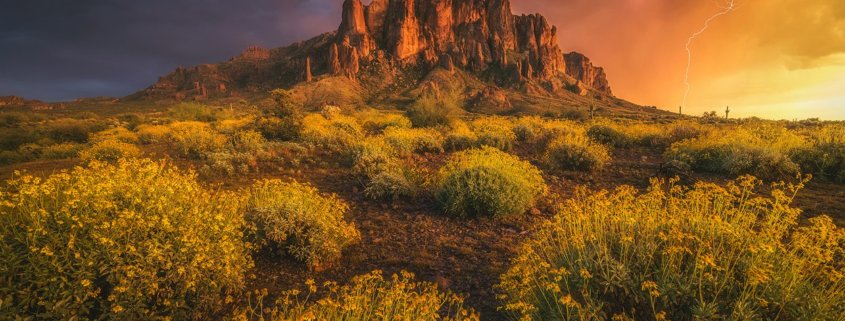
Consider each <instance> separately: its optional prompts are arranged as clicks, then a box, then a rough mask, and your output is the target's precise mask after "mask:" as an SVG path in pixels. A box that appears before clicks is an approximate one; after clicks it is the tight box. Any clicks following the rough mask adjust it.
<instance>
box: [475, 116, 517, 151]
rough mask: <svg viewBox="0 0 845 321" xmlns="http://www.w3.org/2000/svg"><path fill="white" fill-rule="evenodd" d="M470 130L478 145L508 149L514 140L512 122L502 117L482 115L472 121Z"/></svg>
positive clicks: (511, 146)
mask: <svg viewBox="0 0 845 321" xmlns="http://www.w3.org/2000/svg"><path fill="white" fill-rule="evenodd" d="M472 130H473V132H474V133H475V136H476V137H477V138H478V140H477V142H476V143H477V144H478V145H479V146H490V147H495V148H497V149H501V150H510V149H511V148H513V143H514V142H515V141H516V135H515V134H514V133H513V124H512V123H511V122H510V120H508V119H507V118H504V117H482V118H479V119H476V120H474V121H473V122H472Z"/></svg>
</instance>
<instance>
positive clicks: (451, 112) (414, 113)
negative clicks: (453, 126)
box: [406, 93, 463, 127]
mask: <svg viewBox="0 0 845 321" xmlns="http://www.w3.org/2000/svg"><path fill="white" fill-rule="evenodd" d="M462 105H463V103H462V102H461V99H460V96H459V95H458V94H456V93H451V94H444V95H441V96H436V95H433V94H427V95H422V96H420V97H419V98H418V99H417V101H416V102H414V104H412V105H411V106H409V107H408V109H407V110H406V115H407V116H408V118H409V119H411V122H412V123H413V124H414V126H415V127H435V126H440V125H449V123H451V122H452V121H454V120H455V119H456V118H457V117H458V115H459V114H460V112H461V110H462V109H461V106H462Z"/></svg>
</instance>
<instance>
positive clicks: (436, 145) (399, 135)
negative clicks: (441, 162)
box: [384, 127, 443, 155]
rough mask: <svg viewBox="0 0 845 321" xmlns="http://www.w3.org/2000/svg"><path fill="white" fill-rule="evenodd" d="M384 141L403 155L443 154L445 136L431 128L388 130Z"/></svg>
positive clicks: (394, 128)
mask: <svg viewBox="0 0 845 321" xmlns="http://www.w3.org/2000/svg"><path fill="white" fill-rule="evenodd" d="M384 140H385V141H386V142H387V143H388V144H390V145H391V146H393V149H394V150H395V151H396V152H398V153H399V154H402V155H408V154H412V153H427V152H432V153H441V152H443V135H441V134H440V132H438V131H437V130H434V129H431V128H396V127H393V128H388V129H387V130H385V131H384Z"/></svg>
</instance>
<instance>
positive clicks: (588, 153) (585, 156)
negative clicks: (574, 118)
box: [543, 135, 611, 171]
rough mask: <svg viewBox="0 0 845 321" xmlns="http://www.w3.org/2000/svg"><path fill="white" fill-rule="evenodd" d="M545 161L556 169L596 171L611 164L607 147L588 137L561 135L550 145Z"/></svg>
mask: <svg viewBox="0 0 845 321" xmlns="http://www.w3.org/2000/svg"><path fill="white" fill-rule="evenodd" d="M543 160H544V161H545V163H546V164H547V165H548V166H550V167H552V168H556V169H562V170H580V171H594V170H598V169H601V168H602V167H604V166H605V165H607V164H608V163H610V160H611V158H610V152H609V151H608V150H607V147H604V145H600V144H596V143H594V142H592V141H590V139H589V138H587V137H586V136H578V135H561V136H558V137H557V138H555V139H554V140H553V141H552V142H551V143H549V146H548V147H547V149H546V152H545V154H544V155H543Z"/></svg>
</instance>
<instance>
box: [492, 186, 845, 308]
mask: <svg viewBox="0 0 845 321" xmlns="http://www.w3.org/2000/svg"><path fill="white" fill-rule="evenodd" d="M758 184H759V181H757V180H756V179H754V178H751V177H744V178H741V179H739V180H738V181H736V182H732V183H729V184H728V185H727V186H726V187H720V186H717V185H714V184H710V183H699V184H696V185H695V186H694V187H693V188H689V189H688V188H682V187H679V186H675V185H673V184H670V186H668V187H667V186H664V183H663V182H661V181H653V183H652V186H651V188H650V189H649V190H648V191H647V192H645V193H642V194H640V193H638V192H637V191H636V190H635V189H634V188H633V187H620V188H618V189H617V190H616V191H614V192H606V191H603V192H595V193H591V192H588V191H586V190H585V189H581V190H580V191H578V193H577V194H576V196H575V197H574V199H572V200H570V201H568V202H566V203H564V204H562V206H560V209H559V213H558V214H557V215H556V216H555V217H554V218H553V219H552V220H550V221H548V222H546V223H545V224H544V225H542V226H541V227H540V228H539V229H538V231H537V232H536V234H535V235H534V236H533V237H531V238H530V239H529V240H528V241H526V242H525V244H524V245H523V250H522V254H520V255H519V257H517V258H516V259H515V261H514V262H513V266H512V267H511V268H510V269H509V270H508V272H507V273H506V274H504V275H503V276H502V277H501V284H500V285H499V286H498V288H499V289H500V290H501V291H502V294H501V296H500V299H502V300H503V302H504V306H503V309H504V310H505V311H508V312H510V313H511V314H512V315H513V316H514V317H515V318H517V319H520V320H610V319H613V320H843V318H845V305H843V304H842V302H845V264H844V263H843V262H845V261H843V259H845V231H843V229H841V228H837V227H836V226H835V225H834V224H833V222H832V221H831V219H830V218H828V217H826V216H820V217H816V218H812V219H810V220H809V224H807V225H806V226H799V225H798V216H799V214H800V210H798V209H796V208H792V207H790V205H789V203H790V202H791V200H792V198H793V197H794V195H795V193H796V192H797V191H798V190H799V189H800V188H801V186H802V185H803V184H799V185H785V184H777V185H774V186H773V188H772V195H771V197H761V196H757V195H755V194H754V192H753V191H754V189H755V187H756V186H757V185H758Z"/></svg>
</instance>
